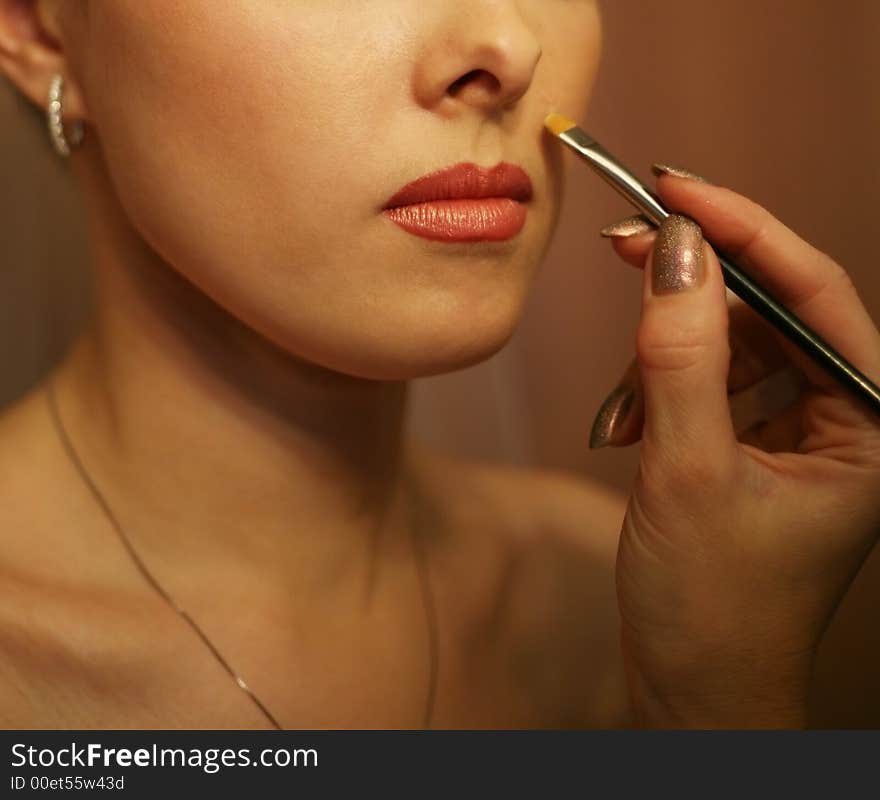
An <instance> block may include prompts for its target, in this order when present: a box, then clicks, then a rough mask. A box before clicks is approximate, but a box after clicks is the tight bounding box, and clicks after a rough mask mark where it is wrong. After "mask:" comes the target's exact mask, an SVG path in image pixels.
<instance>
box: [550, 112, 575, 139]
mask: <svg viewBox="0 0 880 800" xmlns="http://www.w3.org/2000/svg"><path fill="white" fill-rule="evenodd" d="M544 125H545V126H546V128H547V129H548V130H549V131H551V132H552V133H553V135H554V136H559V134H561V133H565V132H566V131H567V130H570V129H571V128H575V127H577V125H576V123H574V122H572V121H571V120H570V119H569V118H568V117H563V116H562V114H550V115H549V116H548V117H547V119H545V120H544Z"/></svg>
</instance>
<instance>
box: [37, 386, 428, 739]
mask: <svg viewBox="0 0 880 800" xmlns="http://www.w3.org/2000/svg"><path fill="white" fill-rule="evenodd" d="M46 395H47V398H48V401H49V409H50V411H51V414H52V420H53V422H54V424H55V430H56V431H57V433H58V436H59V438H60V439H61V442H62V444H63V446H64V450H65V451H66V452H67V455H68V456H69V457H70V460H71V461H72V462H73V465H74V467H75V468H76V471H77V472H78V473H79V474H80V476H81V477H82V479H83V481H84V482H85V484H86V486H88V488H89V490H90V491H91V493H92V495H93V496H94V498H95V500H96V501H97V502H98V505H99V506H100V507H101V509H102V510H103V511H104V514H105V515H106V516H107V518H108V520H109V521H110V524H111V525H112V526H113V529H114V530H115V531H116V534H117V535H118V536H119V540H120V541H121V542H122V545H123V547H124V548H125V551H126V552H127V553H128V554H129V556H131V559H132V561H134V564H135V566H136V567H137V569H138V571H139V572H140V573H141V575H142V576H143V577H144V579H145V580H146V581H147V583H148V584H149V585H150V586H151V587H152V588H153V589H154V590H155V591H156V593H157V594H158V595H159V596H160V597H161V598H162V599H163V600H164V601H165V602H166V603H167V604H168V605H169V606H171V608H172V609H173V610H174V611H176V612H177V613H178V615H180V617H182V618H183V620H184V622H186V624H187V625H189V627H190V628H191V629H192V630H193V631H194V632H195V634H196V635H197V636H198V637H199V639H201V641H202V643H203V644H204V645H205V647H207V648H208V650H209V651H210V652H211V655H213V656H214V658H215V659H216V660H217V662H218V663H219V664H220V666H222V667H223V669H224V670H225V671H226V672H227V673H228V674H229V676H230V677H231V678H232V680H233V681H235V683H236V685H237V686H238V687H239V688H240V689H242V690H243V691H244V692H245V694H247V696H248V697H249V698H250V699H251V701H252V702H253V703H254V705H255V706H256V707H257V708H258V709H259V710H260V711H261V712H262V713H263V715H264V716H265V717H266V719H267V720H268V721H269V723H270V724H271V725H272V727H273V728H275V729H276V730H279V731H280V730H284V728H283V727H282V726H281V724H280V723H279V722H278V720H277V719H276V717H275V716H274V715H273V714H272V713H271V712H270V711H269V709H268V708H266V706H265V705H264V704H263V702H262V701H261V700H260V698H259V697H257V695H256V694H255V693H254V691H253V689H251V687H250V686H248V684H247V682H246V681H245V680H244V678H242V677H241V675H239V674H238V673H237V672H236V671H235V670H234V669H233V668H232V667H231V666H230V665H229V662H228V661H227V660H226V659H225V658H224V657H223V655H222V654H221V653H220V651H219V650H218V649H217V648H216V647H215V646H214V643H213V642H212V641H211V640H210V639H209V638H208V636H207V635H206V634H205V632H204V631H203V630H202V629H201V628H200V627H199V625H198V624H197V623H196V621H195V620H194V619H193V618H192V617H191V616H190V615H189V614H188V613H187V612H186V611H185V610H184V609H183V608H181V607H180V606H179V605H178V604H177V602H176V601H175V600H174V598H173V597H171V595H170V594H169V593H168V592H167V591H166V590H165V588H164V587H163V586H162V584H161V583H159V581H158V580H157V579H156V577H155V576H154V575H153V573H152V572H150V570H149V569H148V568H147V565H146V564H145V563H144V562H143V559H141V557H140V555H138V553H137V551H136V550H135V549H134V546H133V545H132V543H131V540H130V539H129V538H128V536H127V534H126V533H125V531H124V530H123V529H122V526H121V525H120V524H119V521H118V520H117V519H116V515H115V514H114V513H113V511H112V510H111V509H110V506H109V505H108V503H107V501H106V500H105V499H104V496H103V495H102V494H101V492H100V491H99V489H98V487H97V486H96V485H95V482H94V480H92V477H91V476H90V475H89V473H88V471H87V470H86V468H85V466H83V463H82V460H81V459H80V457H79V455H78V454H77V452H76V449H75V448H74V446H73V443H72V442H71V440H70V436H68V434H67V430H66V428H65V427H64V425H63V423H62V422H61V415H60V414H59V413H58V403H57V401H56V399H55V389H54V386H53V383H52V380H51V379H49V378H47V379H46ZM411 530H412V531H413V533H412V537H413V548H414V553H415V562H416V569H417V572H418V578H419V586H420V589H421V594H422V603H423V605H424V609H425V618H426V622H427V628H428V647H429V676H428V691H427V699H426V702H425V715H424V720H423V726H424V727H425V728H430V726H431V716H432V715H433V711H434V699H435V696H436V692H437V673H438V645H437V618H436V612H435V607H434V598H433V594H432V592H431V585H430V581H429V579H428V572H427V565H426V560H425V554H424V552H423V550H422V543H421V541H420V538H419V537H418V536H417V535H416V533H415V526H412V527H411Z"/></svg>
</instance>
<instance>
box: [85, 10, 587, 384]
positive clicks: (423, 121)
mask: <svg viewBox="0 0 880 800" xmlns="http://www.w3.org/2000/svg"><path fill="white" fill-rule="evenodd" d="M86 10H87V14H86V15H85V16H86V17H87V21H86V24H85V26H84V27H82V28H81V30H82V31H83V37H84V39H85V41H84V42H82V45H83V46H82V47H77V48H76V53H75V54H73V55H72V56H71V58H72V61H73V63H72V64H71V67H70V69H71V71H72V73H73V75H74V76H75V77H76V79H77V80H78V82H79V84H80V86H81V88H82V91H83V94H84V98H85V102H86V105H87V108H88V113H89V119H90V123H91V126H92V127H91V135H92V136H96V137H97V139H98V140H99V141H100V144H101V148H102V152H103V156H104V158H105V160H106V168H107V170H108V173H109V175H110V177H111V180H112V184H113V186H114V188H115V191H116V193H117V195H118V199H119V202H120V203H121V204H122V206H123V208H124V209H125V211H126V213H127V215H128V217H129V219H130V221H131V224H132V225H133V227H134V228H135V229H136V230H137V232H138V233H139V234H140V235H141V236H142V237H143V238H144V240H145V241H146V243H147V244H148V245H149V246H150V247H151V248H152V249H153V250H155V251H156V253H157V254H158V255H159V256H160V257H161V258H162V259H163V260H164V261H165V262H167V264H168V265H170V266H171V267H172V268H174V269H176V270H178V271H179V272H180V273H181V274H182V275H184V276H185V277H186V278H187V279H188V280H189V281H190V282H191V283H193V284H194V285H195V286H197V287H198V288H199V289H200V290H201V291H203V292H204V293H206V294H207V295H209V296H210V297H212V298H213V299H214V300H215V301H216V302H217V303H218V304H219V305H221V306H222V307H224V308H225V309H226V310H227V311H228V312H229V313H230V314H232V315H233V316H234V317H236V318H238V319H239V320H241V321H243V322H245V323H246V324H247V325H249V326H250V327H251V328H253V329H255V330H256V331H258V332H259V333H261V334H262V335H264V336H266V337H267V338H269V339H270V340H272V341H273V342H275V343H276V344H277V345H279V346H281V347H282V348H283V349H284V350H286V351H288V352H290V353H291V354H293V355H295V356H298V357H300V358H303V359H306V360H309V361H313V362H316V363H318V364H321V365H323V366H326V367H329V368H331V369H334V370H338V371H341V372H346V373H348V374H351V375H356V376H359V377H366V378H373V379H406V378H412V377H418V376H423V375H430V374H436V373H440V372H445V371H450V370H454V369H459V368H462V367H464V366H468V365H470V364H472V363H475V362H477V361H480V360H482V359H484V358H487V357H488V356H490V355H492V353H494V352H496V351H497V350H498V349H499V348H500V347H501V346H503V344H504V343H505V342H506V341H507V339H508V338H509V337H510V335H511V334H512V333H513V330H514V328H515V326H516V323H517V322H518V319H519V317H520V315H521V313H522V310H523V307H524V303H525V300H526V296H527V292H528V289H529V287H530V285H531V282H532V280H533V278H534V275H535V272H536V270H537V268H538V266H539V264H540V262H541V260H542V258H543V255H544V253H545V250H546V248H547V245H548V243H549V239H550V236H551V234H552V231H553V229H554V226H555V223H556V219H557V214H558V209H559V203H560V200H561V194H562V149H561V147H560V146H559V144H558V143H556V142H553V141H552V140H551V139H550V137H549V136H548V135H547V134H546V133H544V131H543V127H542V122H543V119H544V117H545V115H546V114H547V113H548V112H550V111H560V112H562V113H564V114H566V115H568V116H571V117H575V118H578V117H580V116H582V115H583V114H584V112H585V110H586V106H587V103H588V99H589V94H590V91H591V88H592V85H593V81H594V77H595V73H596V70H597V66H598V60H599V52H600V41H601V39H600V20H599V12H598V8H597V4H596V2H595V1H594V0H371V1H370V2H364V0H186V2H183V3H178V2H171V1H170V0H138V2H105V0H97V1H95V2H91V3H90V4H88V6H87V8H86ZM500 162H506V163H508V164H512V165H516V166H519V167H521V168H522V169H523V170H525V172H526V173H527V174H528V176H529V177H530V179H531V182H532V188H533V193H532V196H531V199H530V200H527V201H525V200H523V199H522V198H520V199H519V200H507V201H506V205H505V201H500V203H499V201H497V200H495V201H486V200H484V201H482V205H481V204H480V203H476V204H474V201H471V207H470V208H471V210H470V212H468V213H467V214H465V215H464V219H463V227H462V226H461V225H459V223H462V218H461V217H460V216H459V215H457V212H456V210H455V208H454V206H455V202H453V203H452V204H449V203H447V204H446V205H443V204H435V205H429V206H424V207H423V210H422V211H419V210H416V211H413V209H412V208H410V209H409V210H408V211H406V212H401V213H403V214H404V216H405V217H406V218H413V217H415V218H417V219H427V220H428V221H429V222H430V221H431V220H436V219H437V218H438V217H439V219H440V223H438V224H439V228H434V229H433V232H434V233H435V234H437V233H438V231H439V234H438V235H441V236H442V232H443V230H444V229H448V228H449V226H450V225H451V226H452V230H453V232H454V236H453V238H452V240H450V241H441V240H438V239H437V238H425V237H424V236H420V235H416V234H414V233H412V232H410V231H409V230H407V229H406V228H404V227H402V226H401V225H399V224H396V222H395V221H394V215H393V214H389V213H386V212H385V211H384V208H385V206H386V204H387V203H388V201H389V199H390V198H391V197H392V196H393V195H395V194H396V193H397V192H398V191H399V190H400V189H401V188H402V187H403V186H404V185H405V184H408V183H410V182H411V181H413V180H415V179H417V178H420V177H421V176H423V175H426V174H428V173H433V172H436V171H438V170H441V169H443V168H446V167H449V166H451V165H455V164H460V163H470V164H476V165H480V166H482V167H487V168H491V167H494V166H495V165H497V164H499V163H500ZM458 202H462V201H458ZM518 202H524V203H525V206H526V211H527V213H526V214H525V225H524V226H523V227H522V228H521V230H519V232H517V233H515V234H514V233H512V232H513V231H515V230H516V229H517V227H518V226H517V225H515V224H514V225H512V226H511V225H510V224H507V223H510V220H507V223H506V224H505V225H501V227H492V226H490V227H489V229H487V230H483V229H482V228H481V227H480V225H479V224H476V223H478V222H479V221H480V220H485V217H486V215H487V214H489V215H490V216H491V215H492V214H494V213H496V211H497V212H498V213H502V212H503V214H509V212H510V211H511V209H513V210H514V213H513V221H514V222H516V218H517V212H519V213H520V214H521V212H522V208H521V207H520V206H518V205H516V203H518ZM493 203H494V204H495V205H493ZM474 209H476V210H474ZM487 209H488V211H487ZM493 209H494V210H493ZM499 209H500V210H499ZM407 215H409V216H407ZM419 215H422V216H419ZM425 215H427V216H425ZM475 215H476V216H475ZM493 218H494V217H493ZM444 226H445V228H444ZM469 232H470V234H473V235H472V236H470V239H472V240H469V235H470V234H469ZM428 233H430V230H429V231H428ZM484 235H485V236H495V237H496V238H495V239H494V240H484V238H485V237H484ZM456 236H457V237H458V238H456ZM462 236H464V239H465V240H462V239H461V237H462ZM481 237H483V238H481Z"/></svg>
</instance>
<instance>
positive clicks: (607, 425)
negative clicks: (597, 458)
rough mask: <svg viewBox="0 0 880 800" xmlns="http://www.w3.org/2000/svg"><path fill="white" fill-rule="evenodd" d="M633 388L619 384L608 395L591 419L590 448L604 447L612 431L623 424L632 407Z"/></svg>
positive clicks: (611, 436)
mask: <svg viewBox="0 0 880 800" xmlns="http://www.w3.org/2000/svg"><path fill="white" fill-rule="evenodd" d="M634 397H635V390H634V389H633V388H632V387H631V386H627V385H625V384H621V385H620V386H618V387H617V388H616V389H615V390H614V391H613V392H611V394H609V395H608V397H607V398H606V399H605V402H604V403H602V406H601V407H600V408H599V412H598V413H597V414H596V419H595V420H594V421H593V429H592V431H590V449H591V450H596V449H598V448H600V447H605V445H607V444H609V443H610V442H611V440H612V439H613V438H614V433H615V431H617V430H618V429H619V428H620V426H621V425H622V424H623V422H624V420H625V419H626V417H627V414H629V411H630V409H631V408H632V404H633V399H634Z"/></svg>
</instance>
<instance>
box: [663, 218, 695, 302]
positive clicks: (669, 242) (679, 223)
mask: <svg viewBox="0 0 880 800" xmlns="http://www.w3.org/2000/svg"><path fill="white" fill-rule="evenodd" d="M703 261H704V257H703V231H702V229H701V228H700V226H699V225H697V223H696V222H694V221H693V220H692V219H691V218H690V217H686V216H684V215H682V214H671V215H670V216H669V217H667V218H666V219H665V220H664V221H663V224H662V225H661V226H660V230H659V231H658V233H657V241H656V242H655V243H654V255H653V265H652V269H651V291H652V292H653V293H654V294H655V295H657V294H671V293H672V292H680V291H682V290H684V289H692V288H696V287H698V286H700V285H701V284H702V282H703V278H704V275H705V272H706V269H705V264H704V263H703Z"/></svg>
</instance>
